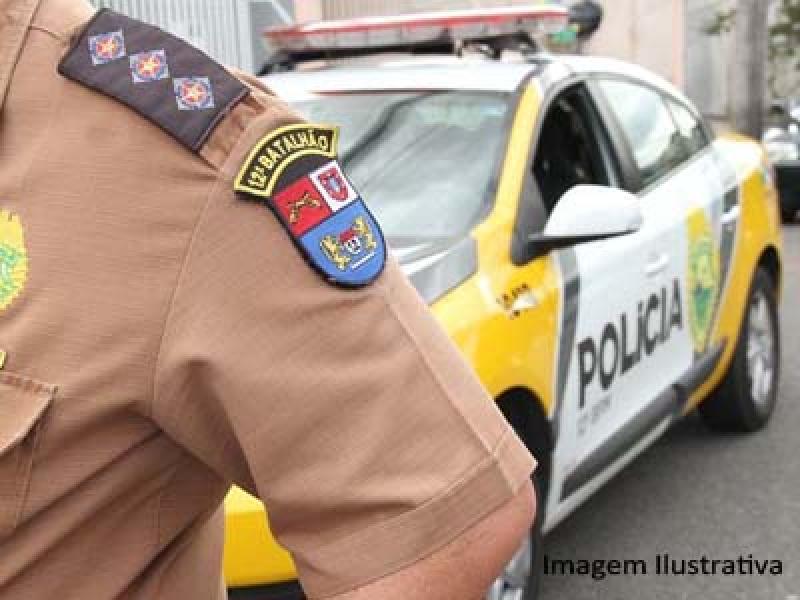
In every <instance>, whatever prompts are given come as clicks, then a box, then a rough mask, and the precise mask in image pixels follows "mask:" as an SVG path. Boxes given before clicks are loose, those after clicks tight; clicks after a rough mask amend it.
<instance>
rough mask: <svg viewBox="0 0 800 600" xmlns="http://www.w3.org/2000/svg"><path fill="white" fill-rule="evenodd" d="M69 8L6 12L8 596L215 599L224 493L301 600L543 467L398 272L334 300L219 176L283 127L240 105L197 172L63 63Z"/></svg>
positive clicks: (35, 2) (381, 570) (398, 554)
mask: <svg viewBox="0 0 800 600" xmlns="http://www.w3.org/2000/svg"><path fill="white" fill-rule="evenodd" d="M92 12H93V11H92V10H91V9H90V8H89V6H88V5H87V4H85V3H84V2H83V0H0V350H2V351H3V352H4V353H6V356H5V359H4V363H5V364H4V367H3V369H2V370H0V598H2V599H3V600H5V599H13V600H28V599H36V600H40V599H47V598H59V599H61V600H70V599H80V600H90V599H91V600H95V599H100V600H102V599H107V598H108V599H110V598H137V599H139V598H140V599H149V600H151V599H158V598H167V599H170V600H175V599H189V598H191V599H192V600H204V599H220V598H224V596H225V591H224V585H223V583H222V580H221V575H220V571H221V553H222V539H223V535H222V534H223V529H222V528H223V513H222V509H221V503H222V500H223V498H224V496H225V493H226V491H227V489H228V488H229V486H230V485H231V483H236V484H238V485H240V486H242V487H243V488H245V489H247V490H249V491H250V492H251V493H253V494H256V495H257V496H259V497H260V498H261V499H262V500H263V501H264V503H265V504H266V506H267V509H268V511H269V514H270V522H271V526H272V528H273V530H274V532H275V534H276V535H277V537H278V539H279V540H280V541H281V542H282V543H283V544H284V545H285V546H286V547H287V548H288V549H289V550H290V551H291V552H292V553H293V555H294V557H295V560H296V563H297V566H298V570H299V573H300V577H301V581H302V582H303V584H304V586H305V588H306V590H307V592H308V593H309V594H310V595H311V596H314V597H323V596H327V595H332V594H336V593H339V592H343V591H346V590H349V589H351V588H353V587H356V586H359V585H363V584H365V583H367V582H370V581H373V580H375V579H378V578H380V577H382V576H384V575H386V574H388V573H391V572H393V571H396V570H398V569H401V568H403V567H406V566H408V565H410V564H412V563H414V562H415V561H418V560H419V559H421V558H422V557H424V556H426V555H428V554H430V553H431V552H433V551H435V550H436V549H438V548H439V547H441V546H442V545H444V544H445V543H447V542H448V541H450V540H452V539H454V538H455V537H457V536H458V535H459V534H460V533H461V532H463V531H464V530H465V529H467V528H468V527H470V526H471V525H473V524H475V523H476V522H477V521H479V520H480V519H481V518H482V517H484V516H485V515H487V514H488V513H489V512H490V511H492V510H493V509H496V508H498V507H499V506H500V505H502V504H503V503H504V502H506V501H507V500H509V499H510V498H511V497H512V496H513V495H514V494H515V492H516V491H517V490H518V488H519V486H520V485H521V484H522V483H523V482H524V481H525V480H526V478H528V477H529V474H530V472H531V470H532V468H533V460H532V458H531V457H530V455H529V454H528V453H527V451H526V450H525V449H524V447H523V446H522V445H521V444H520V442H519V441H518V439H517V438H516V437H515V435H514V434H513V432H512V431H511V430H510V429H509V428H508V427H507V426H506V423H505V422H504V420H503V419H502V416H501V415H500V414H499V412H498V411H497V410H496V408H495V407H494V405H493V402H492V401H491V399H490V398H489V397H487V394H486V392H485V390H484V389H483V388H482V386H481V385H480V383H479V382H478V381H477V380H476V378H475V377H474V375H473V374H472V372H471V371H470V369H469V368H468V366H467V365H465V363H464V362H463V360H462V358H461V357H460V355H459V353H458V352H457V351H456V350H455V349H454V347H453V346H452V345H451V342H450V341H449V339H448V338H447V337H446V335H445V334H444V333H443V332H442V331H441V330H440V328H439V327H438V325H437V324H436V323H435V322H434V320H433V318H432V317H431V315H430V314H429V312H428V310H427V307H426V306H425V305H424V304H423V302H421V300H420V298H419V297H418V295H417V294H416V292H415V291H414V290H413V288H411V287H410V285H409V283H408V282H407V281H406V279H405V278H404V277H403V276H402V274H401V273H400V272H399V270H398V268H397V266H396V265H395V264H394V263H393V262H392V260H391V259H390V260H389V262H388V263H387V266H386V268H385V270H384V272H383V274H382V275H381V276H380V277H379V278H378V279H377V281H375V282H374V283H372V284H371V285H369V286H366V287H363V288H360V289H356V290H345V289H341V288H337V287H335V286H332V285H330V284H329V283H327V282H326V281H324V280H323V278H321V277H320V276H319V275H318V274H317V273H315V272H314V271H313V269H312V268H310V266H309V264H308V263H307V262H306V260H305V259H304V258H303V257H302V256H301V254H300V253H299V252H298V251H297V249H296V248H295V247H294V246H293V245H292V243H291V242H290V241H289V238H288V237H287V235H286V231H284V229H283V228H282V227H281V225H280V224H279V223H278V221H277V220H276V218H275V217H274V215H273V214H272V213H270V212H269V211H268V210H266V209H265V208H264V206H263V205H261V204H258V203H256V202H249V201H244V200H243V199H242V198H241V197H240V195H239V194H237V193H235V192H234V190H233V180H234V178H235V176H236V174H237V172H238V171H239V168H240V167H241V165H242V164H243V163H244V161H245V160H246V158H247V156H248V153H249V152H250V150H251V149H252V148H253V147H254V146H255V145H256V144H257V142H258V140H259V139H260V138H261V137H263V136H264V135H265V134H266V133H269V132H270V131H272V130H274V129H275V128H276V127H278V126H279V125H284V124H286V123H290V122H295V121H297V119H298V117H297V116H295V115H294V114H293V113H291V112H290V111H289V110H288V109H287V108H286V107H285V106H283V105H282V104H280V103H279V102H278V101H277V100H275V99H274V98H273V97H272V96H270V95H269V94H268V93H267V92H266V91H263V90H258V89H257V88H256V87H255V86H254V84H251V85H250V86H249V87H250V88H251V89H250V93H249V94H248V96H247V97H246V98H244V99H243V100H242V101H241V102H239V103H238V104H237V105H236V107H235V109H234V110H233V111H232V112H231V113H230V114H228V115H226V116H225V118H224V119H223V120H222V121H221V122H220V123H219V124H218V125H217V126H216V127H215V129H214V130H213V133H212V134H211V136H210V137H209V138H208V139H207V140H206V141H205V143H204V145H203V146H202V148H200V149H199V151H198V152H191V151H190V150H187V148H186V147H184V146H183V145H180V144H179V143H178V142H176V140H175V139H174V138H173V137H171V136H170V135H167V134H166V133H165V132H164V131H162V129H160V128H159V127H157V126H156V125H154V124H153V123H151V122H150V121H148V120H147V119H146V118H144V117H143V116H141V115H139V114H137V113H136V112H134V111H133V110H131V109H130V108H129V107H127V106H126V105H124V104H123V103H121V102H119V101H117V100H115V99H113V98H111V97H109V96H106V95H104V94H101V93H99V92H98V91H95V90H93V89H90V88H89V87H86V86H83V85H81V84H79V83H76V82H75V81H72V80H70V79H67V78H65V77H62V76H61V75H59V74H58V73H57V70H56V69H57V65H58V63H59V61H60V60H61V59H62V57H63V56H64V55H65V53H67V52H68V50H69V48H70V44H71V43H72V41H73V39H74V38H75V37H76V36H77V35H79V34H80V33H81V32H82V29H83V28H84V24H85V23H86V22H87V21H88V20H89V19H90V18H91V17H92Z"/></svg>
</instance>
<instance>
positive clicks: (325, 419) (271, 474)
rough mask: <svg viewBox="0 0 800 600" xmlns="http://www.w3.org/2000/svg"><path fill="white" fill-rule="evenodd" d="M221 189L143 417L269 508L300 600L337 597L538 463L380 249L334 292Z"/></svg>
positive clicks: (401, 562) (428, 549)
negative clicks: (351, 285)
mask: <svg viewBox="0 0 800 600" xmlns="http://www.w3.org/2000/svg"><path fill="white" fill-rule="evenodd" d="M231 190H232V185H231V182H230V181H225V180H224V179H222V180H220V182H219V184H218V186H217V188H216V189H215V191H214V192H213V193H212V195H211V197H210V199H209V202H208V205H207V206H206V208H205V211H204V213H203V215H202V217H201V218H200V221H199V222H198V224H197V228H196V231H195V233H194V237H193V240H192V242H191V245H190V248H189V250H188V253H187V256H186V259H185V264H184V267H183V271H182V273H181V275H180V278H179V281H178V283H177V287H176V290H175V294H174V298H173V302H172V306H171V308H170V311H169V316H168V318H167V323H166V328H165V331H164V337H163V340H162V346H161V351H160V354H159V360H158V367H157V373H156V383H155V396H154V404H153V407H152V417H153V419H154V420H155V421H156V422H157V423H158V424H159V425H160V426H161V427H162V428H163V429H164V430H165V431H166V432H167V433H168V434H169V435H171V436H172V437H173V438H174V439H175V440H177V441H178V442H179V443H180V444H181V445H183V446H185V447H186V448H187V449H188V450H189V451H191V452H192V453H193V454H195V455H197V456H199V457H200V458H201V459H202V460H204V461H205V462H206V463H207V464H209V465H211V466H212V467H213V468H214V469H215V470H217V471H218V472H219V473H220V474H221V475H222V476H224V477H226V478H228V479H230V480H231V481H234V482H236V483H238V484H239V485H241V486H243V487H245V488H246V489H248V490H250V491H251V492H252V493H254V494H257V495H258V496H259V497H260V498H261V499H262V500H263V501H264V503H265V505H266V507H267V510H268V512H269V515H270V524H271V527H272V529H273V531H274V533H275V534H276V536H277V538H278V539H279V540H280V542H281V543H282V544H283V545H284V546H285V547H286V548H287V549H289V550H290V551H291V552H292V553H293V555H294V558H295V562H296V564H297V567H298V571H299V575H300V578H301V581H302V583H303V585H304V587H305V588H306V590H307V592H308V593H309V595H311V596H312V597H325V596H329V595H333V594H337V593H341V592H344V591H347V590H350V589H352V588H355V587H358V586H361V585H364V584H366V583H369V582H371V581H374V580H376V579H379V578H381V577H382V576H385V575H387V574H389V573H392V572H395V571H397V570H400V569H402V568H403V567H406V566H408V565H410V564H412V563H414V562H415V561H418V560H420V559H421V558H423V557H425V556H427V555H429V554H430V553H432V552H433V551H435V550H436V549H438V548H440V547H441V546H443V545H445V544H446V543H448V542H449V541H451V540H453V539H454V538H456V537H457V536H458V535H459V534H460V533H462V532H463V531H464V530H466V529H468V528H469V527H470V526H472V525H473V524H475V523H477V522H478V521H480V520H481V519H482V518H483V517H484V516H486V515H488V514H489V513H490V512H492V511H493V510H495V509H497V508H498V507H500V506H501V505H502V504H503V503H505V502H506V501H508V500H509V499H510V498H512V497H513V495H514V494H515V493H516V492H517V491H518V489H519V487H520V486H521V485H522V483H523V482H524V481H526V480H527V479H528V477H529V475H530V472H531V471H532V469H533V467H534V462H533V459H532V458H531V456H530V455H529V454H528V452H527V451H526V450H525V448H524V446H523V445H522V444H521V443H520V441H519V440H518V439H517V437H516V436H515V435H514V433H513V432H512V431H511V430H510V429H509V427H508V426H507V425H506V423H505V421H504V419H503V417H502V415H501V414H500V413H499V412H498V411H497V409H496V408H495V406H494V403H493V402H492V399H491V398H490V397H489V396H488V395H487V393H486V391H485V390H484V389H483V387H482V386H481V384H480V383H479V381H478V380H477V379H476V377H475V376H474V374H473V373H472V371H471V370H470V368H469V367H468V366H467V365H466V364H465V362H464V360H463V359H462V357H461V356H460V354H459V352H458V351H457V350H456V349H455V348H454V346H453V345H452V344H451V342H450V340H449V339H448V338H447V336H446V334H444V332H443V331H442V330H441V329H440V327H439V326H438V324H437V323H436V322H435V320H434V319H433V317H432V316H431V314H430V313H429V311H428V308H427V306H425V305H424V303H423V302H422V301H421V299H420V298H419V296H418V295H417V293H416V292H415V290H414V289H413V288H412V287H411V286H410V284H409V283H408V281H407V280H406V279H405V277H404V276H403V275H402V273H401V272H400V270H399V268H398V267H397V265H396V264H395V263H394V262H393V261H392V260H391V259H390V260H389V261H388V263H387V265H386V268H385V270H384V272H383V274H382V275H381V276H380V277H379V278H378V279H377V280H376V281H375V282H374V283H372V284H371V285H369V286H367V287H364V288H361V289H357V290H347V289H341V288H337V287H334V286H332V285H330V284H329V283H327V282H326V281H325V280H323V278H322V277H320V276H319V275H318V274H317V273H315V272H314V270H313V269H312V268H311V266H310V265H309V264H308V263H307V262H306V260H305V259H304V258H303V256H302V255H301V254H300V253H299V252H298V251H297V249H296V248H295V247H294V245H293V244H292V243H291V241H290V239H289V237H288V236H287V233H286V232H285V231H284V229H283V228H282V226H281V225H280V224H279V223H278V222H277V220H276V218H275V217H274V216H273V214H272V213H271V212H270V211H269V210H268V209H267V208H266V207H265V206H264V205H262V204H258V203H255V202H250V201H247V200H244V199H242V197H241V196H237V195H235V194H234V193H233V192H232V191H231Z"/></svg>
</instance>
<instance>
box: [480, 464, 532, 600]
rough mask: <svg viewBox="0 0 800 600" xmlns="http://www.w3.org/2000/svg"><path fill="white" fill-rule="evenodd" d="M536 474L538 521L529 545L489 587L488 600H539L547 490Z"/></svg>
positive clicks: (521, 549)
mask: <svg viewBox="0 0 800 600" xmlns="http://www.w3.org/2000/svg"><path fill="white" fill-rule="evenodd" d="M537 479H538V478H537V477H536V476H535V475H534V477H533V487H534V489H535V490H536V518H535V519H534V522H533V525H532V526H531V531H530V534H529V536H528V538H527V540H526V543H525V544H524V545H523V546H522V547H521V548H520V550H519V551H517V554H515V555H514V557H513V558H512V559H511V561H510V562H509V564H508V565H506V568H505V570H504V572H503V574H502V575H501V576H500V577H498V578H497V579H496V580H495V582H494V583H493V584H492V587H491V588H489V591H488V592H487V594H486V600H537V599H538V598H539V587H540V586H541V583H542V576H543V571H544V536H543V535H542V525H543V524H544V499H543V498H544V493H543V490H544V487H543V486H542V485H540V483H539V481H538V480H537Z"/></svg>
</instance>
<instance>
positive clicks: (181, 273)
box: [145, 171, 226, 419]
mask: <svg viewBox="0 0 800 600" xmlns="http://www.w3.org/2000/svg"><path fill="white" fill-rule="evenodd" d="M225 181H226V180H225V178H224V177H223V176H222V173H221V172H219V171H218V172H217V178H216V180H215V181H214V184H213V185H212V186H211V190H210V191H209V194H208V197H207V198H206V201H205V204H204V205H203V208H202V210H200V213H199V214H198V216H197V221H195V224H194V226H193V228H192V235H191V236H190V238H189V241H188V242H187V244H186V250H185V252H184V255H183V259H182V260H181V266H180V269H179V270H178V275H177V277H176V279H175V286H174V287H173V289H172V293H171V295H170V299H169V302H168V303H167V310H166V314H165V315H164V322H163V325H162V327H161V335H160V337H159V341H158V349H157V351H156V357H155V361H154V363H153V377H152V379H153V388H152V392H151V395H150V403H149V405H148V406H147V410H146V411H145V416H146V417H147V418H149V419H152V418H153V413H154V410H155V406H156V404H157V402H158V380H159V377H158V370H159V366H160V364H161V352H162V350H163V348H164V342H165V340H166V338H167V331H168V329H169V325H170V318H171V317H172V311H173V309H174V308H175V303H176V301H177V296H178V293H179V292H180V288H181V284H182V283H183V281H184V278H185V275H186V271H187V270H188V265H189V260H190V258H191V255H192V250H194V247H195V243H196V240H197V236H198V231H199V230H200V227H201V225H202V224H203V222H204V218H205V216H206V214H207V213H208V211H209V209H210V207H211V202H212V200H213V199H214V198H215V196H216V194H217V193H218V191H219V190H220V186H221V185H222V184H223V183H224V182H225Z"/></svg>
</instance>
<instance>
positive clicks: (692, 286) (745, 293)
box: [225, 6, 782, 600]
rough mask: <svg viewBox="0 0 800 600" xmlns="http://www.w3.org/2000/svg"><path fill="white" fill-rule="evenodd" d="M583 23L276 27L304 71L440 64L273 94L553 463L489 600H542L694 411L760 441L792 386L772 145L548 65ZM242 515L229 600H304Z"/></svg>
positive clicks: (250, 518)
mask: <svg viewBox="0 0 800 600" xmlns="http://www.w3.org/2000/svg"><path fill="white" fill-rule="evenodd" d="M564 16H565V15H564V12H563V9H559V8H552V7H549V6H537V7H535V8H530V7H527V8H526V7H521V8H514V9H500V10H493V11H465V12H458V13H436V14H433V15H426V16H415V17H399V18H396V19H389V20H370V19H361V20H354V21H347V22H335V23H322V24H315V25H311V26H296V27H289V28H284V29H281V30H274V31H272V32H270V36H271V38H272V41H273V43H276V44H278V45H279V46H281V47H282V48H283V54H282V56H281V58H280V61H279V66H280V65H283V66H284V67H290V66H293V65H296V64H297V63H298V61H300V60H308V59H312V60H317V59H325V58H341V57H343V56H347V57H352V56H353V55H356V54H365V53H367V52H377V51H386V50H391V51H393V52H395V51H400V50H404V51H411V52H412V53H414V54H417V55H427V56H415V57H410V58H409V57H408V56H403V57H401V56H389V57H387V56H385V55H383V57H382V58H379V57H373V58H372V59H371V61H370V62H369V64H368V65H367V66H365V65H363V64H362V65H352V64H351V65H349V66H342V64H341V63H338V64H337V65H336V66H327V67H322V68H316V69H311V70H295V71H293V72H289V73H281V74H273V75H270V76H269V77H267V78H266V80H265V82H266V84H267V85H268V86H269V87H271V88H272V89H273V90H274V91H275V92H276V93H277V94H278V95H280V96H282V97H283V98H285V99H286V100H287V101H289V102H290V103H291V104H293V105H294V106H295V107H296V108H297V110H299V111H300V112H301V113H302V114H304V115H305V116H306V117H308V118H309V119H310V120H312V121H314V122H329V123H336V124H338V125H340V126H341V146H340V149H341V152H340V158H341V162H342V164H343V166H344V167H345V169H346V170H347V172H348V173H349V175H350V177H351V178H352V179H353V181H354V182H355V184H356V186H357V188H358V189H359V190H360V191H361V193H362V195H363V196H364V197H365V198H366V199H367V202H368V203H369V204H370V208H371V209H372V212H373V213H374V215H375V216H376V217H377V219H378V220H379V221H380V223H381V225H382V228H383V229H384V232H385V234H386V236H387V239H388V241H389V243H390V245H391V246H392V248H393V252H394V255H395V257H396V258H397V259H398V260H399V261H400V262H401V263H402V265H403V266H404V268H405V270H406V272H407V274H408V276H409V277H410V278H411V280H412V282H413V283H414V284H415V286H416V287H417V289H418V290H419V293H420V294H421V295H422V296H423V297H424V298H425V299H426V300H427V301H428V302H429V304H430V306H431V309H432V311H433V312H434V314H435V315H436V317H437V318H438V320H439V321H440V322H441V324H442V325H443V327H444V328H445V330H446V331H447V332H448V333H449V335H450V336H451V337H452V339H453V341H454V342H455V343H456V344H457V345H458V346H459V347H460V349H461V350H462V351H463V353H464V354H465V355H466V356H467V358H468V359H469V361H470V362H471V364H472V366H473V367H474V368H475V370H476V372H477V373H478V374H479V376H480V378H481V379H482V381H483V383H484V384H485V386H486V388H487V389H488V390H489V391H490V392H491V393H492V395H493V396H494V398H495V399H496V402H497V404H498V405H499V407H500V409H501V410H502V412H503V413H504V414H505V415H506V417H507V418H508V420H509V421H510V423H511V424H512V425H513V426H514V428H515V429H516V431H517V433H518V434H519V435H520V437H521V438H522V439H523V440H524V441H525V442H526V443H527V445H528V447H529V448H530V450H531V451H532V452H533V453H534V454H535V456H536V457H537V458H538V460H539V464H540V466H539V468H538V470H537V472H536V478H537V483H538V486H537V487H538V493H539V494H540V504H539V506H540V509H539V511H538V512H539V517H538V519H537V522H536V524H535V525H534V528H533V531H532V532H531V536H530V540H529V541H528V542H527V543H526V544H525V545H524V547H523V548H521V549H520V551H519V553H518V554H517V556H515V558H514V559H513V560H512V562H511V563H510V564H509V565H508V567H507V569H506V571H505V573H504V574H503V576H502V577H501V578H499V579H498V580H497V582H495V584H494V585H493V587H492V589H491V590H490V591H489V592H488V598H490V599H492V600H510V599H519V598H527V599H532V598H535V597H536V589H537V582H538V578H539V576H540V575H539V574H540V569H539V568H537V565H538V564H539V562H538V561H540V560H541V559H542V535H543V534H544V533H546V532H547V531H549V530H551V529H552V528H553V527H555V526H556V525H557V524H558V523H559V522H560V521H561V520H562V519H564V518H565V517H567V516H568V515H569V514H570V513H571V512H572V511H574V510H575V509H576V507H578V506H579V505H580V504H581V503H582V502H584V501H585V500H586V499H587V498H588V497H589V496H591V495H592V494H593V493H594V492H595V491H596V490H597V489H598V488H599V487H601V486H602V485H603V484H605V483H606V482H607V481H608V480H609V479H610V478H611V477H613V476H614V475H615V474H616V473H617V472H619V471H620V470H621V469H622V468H623V467H624V466H625V465H626V464H628V463H629V462H630V461H631V460H632V459H633V458H635V457H636V455H637V454H639V453H640V452H642V451H643V450H644V449H645V448H647V447H648V446H649V445H650V444H652V443H653V442H654V441H655V440H657V439H658V438H659V436H661V435H662V434H663V433H664V432H665V431H666V430H667V429H668V428H669V426H670V425H671V424H672V423H674V422H675V421H676V420H677V419H680V418H681V417H682V416H683V415H685V414H686V413H688V412H690V411H693V410H695V409H698V410H699V412H700V414H701V415H702V417H703V418H704V419H705V421H706V422H707V423H708V424H709V426H710V427H711V428H712V429H715V430H722V431H738V432H753V431H756V430H758V429H760V428H762V427H763V426H764V425H765V424H766V423H767V421H768V420H769V418H770V415H771V414H772V412H773V408H774V406H775V401H776V391H777V386H778V379H779V372H780V346H779V339H780V337H779V325H778V312H777V305H778V301H779V298H780V294H781V287H782V253H781V239H780V211H779V207H778V203H777V196H776V192H775V187H774V183H773V179H772V175H771V170H770V168H769V164H768V162H767V157H766V156H765V154H764V152H763V151H762V149H761V147H760V146H759V145H758V144H757V143H754V142H753V141H752V140H749V139H746V138H743V137H739V136H736V135H725V136H721V137H716V136H715V135H714V133H713V132H712V131H711V129H710V128H709V126H708V125H707V124H706V122H705V121H704V120H703V118H702V117H701V116H700V115H699V113H698V112H697V110H696V109H695V108H694V107H693V106H692V104H691V103H690V102H689V101H688V100H687V98H686V97H685V96H684V95H683V94H681V92H680V91H678V90H677V89H675V88H674V87H673V86H672V85H670V84H669V83H667V82H666V81H663V80H662V79H660V78H658V77H656V76H655V75H653V74H651V73H649V72H647V71H645V70H644V69H641V68H639V67H636V66H633V65H629V64H625V63H622V62H618V61H614V60H607V59H599V58H587V57H553V56H547V55H545V54H542V53H541V52H536V51H535V48H534V46H535V44H534V42H533V37H534V36H531V35H530V34H531V32H534V33H537V32H541V31H542V30H543V29H544V30H547V29H548V28H549V27H551V26H552V25H554V24H555V25H558V24H559V23H561V25H563V18H564ZM441 52H447V53H449V55H448V56H441V55H440V54H437V53H441ZM454 55H455V56H454ZM476 55H478V56H476ZM480 55H489V56H490V57H491V58H490V59H487V58H485V57H480ZM498 58H499V59H500V60H497V59H498ZM227 511H228V513H227V514H228V517H227V519H228V520H227V523H228V528H227V539H226V543H227V547H226V557H225V569H226V575H227V581H228V583H229V585H230V586H231V588H234V589H233V593H232V597H233V598H236V597H237V595H239V597H247V596H246V594H247V593H249V591H252V590H255V589H258V590H259V593H264V594H266V593H267V592H268V591H269V590H273V591H275V590H277V591H278V592H281V591H285V589H284V588H282V587H280V586H279V587H277V588H274V587H269V586H267V584H274V583H277V582H282V581H287V580H290V579H291V578H292V577H293V576H294V571H293V567H292V563H291V559H290V557H289V556H288V555H287V554H286V553H284V552H283V551H282V550H280V549H279V547H278V546H277V545H276V544H275V542H274V540H273V539H272V538H271V537H270V535H269V532H268V530H267V528H266V526H265V525H264V518H263V513H262V507H261V505H260V504H259V503H258V502H257V501H256V500H254V499H252V498H250V497H248V496H246V495H245V494H244V493H243V492H241V491H239V490H234V491H232V492H231V495H230V496H229V498H228V502H227ZM258 586H266V587H258ZM237 589H239V590H240V591H237ZM259 597H262V596H259Z"/></svg>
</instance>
